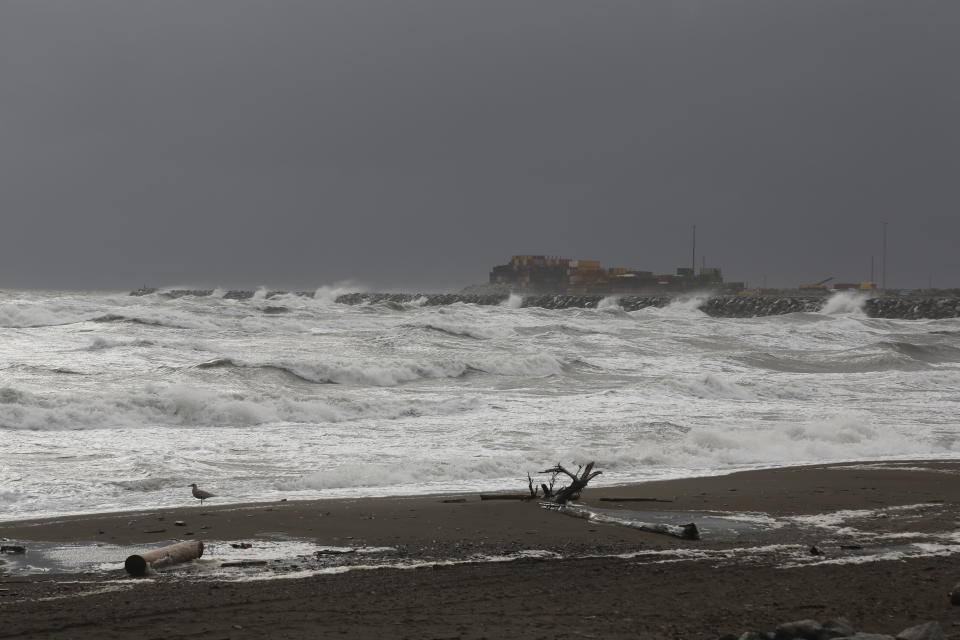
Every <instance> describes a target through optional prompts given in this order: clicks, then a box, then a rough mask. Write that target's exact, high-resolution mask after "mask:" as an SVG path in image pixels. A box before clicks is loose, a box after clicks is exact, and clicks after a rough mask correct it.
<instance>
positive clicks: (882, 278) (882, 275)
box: [880, 222, 887, 291]
mask: <svg viewBox="0 0 960 640" xmlns="http://www.w3.org/2000/svg"><path fill="white" fill-rule="evenodd" d="M880 288H881V289H883V290H884V291H886V290H887V223H886V222H884V223H883V267H882V268H881V270H880Z"/></svg>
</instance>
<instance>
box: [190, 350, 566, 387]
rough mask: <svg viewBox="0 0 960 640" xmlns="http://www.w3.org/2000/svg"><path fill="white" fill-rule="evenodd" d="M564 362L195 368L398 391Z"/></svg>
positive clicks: (550, 371) (496, 359) (551, 369)
mask: <svg viewBox="0 0 960 640" xmlns="http://www.w3.org/2000/svg"><path fill="white" fill-rule="evenodd" d="M567 366H571V367H572V366H573V365H572V364H571V365H566V364H565V363H564V362H562V361H560V360H558V359H557V358H554V357H552V356H549V355H545V354H537V355H529V356H487V357H479V358H475V359H470V360H446V361H445V360H435V361H425V362H403V361H394V362H390V361H378V362H367V363H362V362H360V363H358V362H356V361H349V360H338V361H331V362H266V363H250V362H244V361H241V360H237V359H233V358H216V359H213V360H209V361H206V362H201V363H200V364H197V365H194V368H196V369H224V368H237V369H263V370H273V371H281V372H284V373H287V374H290V375H293V376H295V377H297V378H299V379H301V380H305V381H307V382H314V383H318V384H347V385H366V386H374V387H394V386H397V385H400V384H403V383H407V382H414V381H417V380H431V379H438V378H459V377H461V376H464V375H466V374H468V373H471V372H481V373H489V374H495V375H501V376H524V377H543V376H550V375H557V374H560V373H563V371H564V370H565V367H567Z"/></svg>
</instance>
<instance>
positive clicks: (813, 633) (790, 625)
mask: <svg viewBox="0 0 960 640" xmlns="http://www.w3.org/2000/svg"><path fill="white" fill-rule="evenodd" d="M822 634H823V626H822V625H821V624H820V623H819V622H817V621H816V620H796V621H794V622H785V623H783V624H781V625H780V626H778V627H777V628H776V630H775V631H774V636H773V637H774V638H775V640H822V638H823V635H822Z"/></svg>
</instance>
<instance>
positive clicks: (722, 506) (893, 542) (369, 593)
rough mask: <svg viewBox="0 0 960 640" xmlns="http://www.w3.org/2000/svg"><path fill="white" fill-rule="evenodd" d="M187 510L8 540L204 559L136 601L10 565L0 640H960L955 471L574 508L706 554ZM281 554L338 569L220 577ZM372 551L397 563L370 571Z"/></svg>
mask: <svg viewBox="0 0 960 640" xmlns="http://www.w3.org/2000/svg"><path fill="white" fill-rule="evenodd" d="M625 498H647V499H655V500H656V501H655V502H654V501H631V500H624V499H625ZM618 500H619V501H618ZM184 503H185V504H184V507H183V508H180V509H171V510H158V511H155V512H150V513H119V514H100V515H93V516H75V517H68V518H58V519H55V520H48V521H33V522H12V523H3V524H0V538H5V539H7V540H9V541H10V542H12V543H16V544H23V545H25V546H27V547H28V549H29V548H30V547H31V545H33V546H34V547H35V548H37V547H38V546H39V545H42V544H45V543H46V544H51V543H60V542H62V543H74V542H80V543H89V544H88V546H96V544H104V545H122V546H124V547H126V546H130V547H132V548H141V547H142V549H143V550H146V549H149V548H152V547H155V546H161V545H163V544H166V543H169V542H171V541H175V540H184V539H192V538H193V539H197V538H199V539H202V540H204V541H205V542H206V543H207V545H208V548H209V549H210V552H209V553H208V554H205V560H204V561H201V562H199V563H191V565H184V566H182V567H174V568H171V569H168V570H165V571H163V572H160V573H158V574H157V575H156V576H154V577H151V578H146V579H132V578H128V577H126V576H125V575H124V574H123V572H122V570H119V569H112V570H109V571H102V570H98V571H88V572H83V573H47V574H34V575H22V574H21V573H19V572H17V571H13V572H12V573H11V570H12V569H14V568H15V567H16V565H15V563H13V562H10V563H9V564H8V565H7V573H6V575H4V573H3V572H4V569H3V567H2V565H0V583H2V584H0V638H5V637H50V638H71V637H73V638H81V637H98V638H134V637H136V638H154V637H156V638H161V637H162V638H180V637H188V636H200V637H212V638H254V637H258V638H262V637H270V638H284V637H289V638H306V637H340V638H520V637H523V638H585V637H594V638H716V637H719V636H720V635H722V634H725V633H734V634H738V635H739V634H740V633H742V632H743V631H746V630H748V629H753V628H761V629H769V628H772V627H774V626H776V625H777V624H779V623H781V622H784V621H788V620H796V619H802V618H816V619H821V620H823V619H826V618H830V617H838V616H845V617H847V618H848V619H849V620H850V621H851V622H852V623H853V624H854V626H856V627H857V628H860V629H863V630H869V631H873V632H885V633H896V632H898V631H900V630H902V629H904V628H905V627H908V626H911V625H913V624H916V623H918V622H922V621H926V620H937V621H939V622H940V623H941V624H942V625H943V626H944V629H945V630H946V631H947V633H948V635H953V634H960V607H953V606H951V605H950V602H949V599H948V597H947V593H948V591H949V590H950V589H951V588H952V587H953V586H954V584H956V583H957V582H960V537H957V538H954V529H955V527H956V523H957V522H958V519H960V509H958V505H960V463H958V462H949V461H945V462H930V461H925V462H902V463H901V462H898V463H887V464H861V465H835V466H830V467H798V468H789V469H777V470H766V471H753V472H745V473H738V474H732V475H729V476H722V477H716V478H695V479H686V480H674V481H665V482H654V483H647V484H643V485H634V486H626V487H614V488H588V489H587V490H586V491H585V492H584V495H583V499H582V501H581V503H582V504H586V505H589V506H591V507H594V508H597V509H603V510H605V513H607V514H610V515H612V516H614V517H620V518H622V519H624V520H632V521H636V520H641V521H654V520H657V521H663V522H672V523H674V524H682V523H685V522H689V521H693V522H698V524H699V525H700V526H701V529H702V533H703V536H702V539H701V540H698V541H689V540H681V539H678V538H674V537H670V536H666V535H661V534H655V533H650V532H646V531H642V530H638V529H635V528H629V527H627V526H620V525H615V524H602V523H597V522H592V521H588V520H583V519H579V518H572V517H567V516H565V515H562V514H559V513H556V512H553V511H548V510H545V509H542V508H540V507H539V506H538V505H537V504H536V503H535V502H529V501H527V502H519V501H481V500H480V499H479V496H478V495H476V494H472V495H457V496H453V495H451V496H423V497H410V498H389V499H358V500H320V501H310V502H276V503H270V504H256V505H227V506H214V505H215V503H214V502H210V503H208V504H206V505H204V506H200V505H198V504H196V501H194V500H193V499H192V498H190V496H189V491H185V499H184ZM744 513H749V514H751V515H747V516H744V515H743V514H744ZM731 514H732V515H731ZM176 521H182V522H184V523H185V525H186V526H178V525H176V524H175V523H176ZM287 538H294V539H297V540H299V541H301V542H303V543H305V544H307V545H308V546H309V547H310V548H311V549H312V548H313V546H312V545H314V544H315V545H319V546H318V547H317V548H319V549H328V550H329V554H327V553H321V554H320V555H319V556H316V557H314V556H313V555H312V553H311V554H307V555H303V556H301V557H297V558H294V559H290V558H287V559H285V560H284V561H282V562H280V561H276V562H270V563H268V564H266V565H264V566H262V567H250V568H245V569H243V570H242V571H237V572H236V573H231V570H229V569H228V570H224V569H220V568H219V563H218V562H217V557H218V553H220V550H222V549H225V548H226V547H228V546H229V545H228V543H227V542H224V541H233V542H239V541H246V542H249V544H251V545H252V547H253V548H252V549H251V550H250V551H251V553H252V554H253V553H255V552H256V551H262V548H263V547H264V546H265V545H267V544H268V542H269V541H275V540H281V541H282V540H284V539H287ZM5 544H9V542H8V543H5ZM814 546H815V547H816V548H817V551H818V553H817V554H816V555H815V554H812V553H811V547H814ZM371 547H372V548H388V549H387V550H383V551H379V552H375V553H370V554H364V553H361V551H362V550H363V549H364V548H371ZM108 548H109V547H108ZM350 550H355V551H354V552H352V553H343V554H340V553H336V552H337V551H350ZM230 553H231V554H232V555H231V556H230V557H231V559H233V558H237V557H240V558H242V557H243V553H244V551H242V550H240V551H238V550H230ZM257 557H260V556H257ZM11 559H12V557H8V561H10V560H11ZM122 559H123V558H122V557H120V558H117V559H116V560H117V561H122ZM491 559H497V560H500V561H497V562H493V561H490V560H491ZM204 562H205V563H206V564H204ZM451 562H454V563H455V564H450V563H451ZM193 565H197V566H200V567H201V568H200V569H198V568H197V566H193ZM381 565H387V567H386V568H373V567H377V566H381ZM357 567H364V568H363V569H359V568H357ZM401 567H404V568H401ZM208 568H215V569H216V571H211V570H208ZM351 568H352V570H350V569H351ZM334 572H339V573H334ZM258 578H272V579H269V580H265V579H264V580H262V579H258Z"/></svg>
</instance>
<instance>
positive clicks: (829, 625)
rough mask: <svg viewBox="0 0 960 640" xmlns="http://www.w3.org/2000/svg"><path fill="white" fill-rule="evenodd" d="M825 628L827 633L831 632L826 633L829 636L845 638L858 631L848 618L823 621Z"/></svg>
mask: <svg viewBox="0 0 960 640" xmlns="http://www.w3.org/2000/svg"><path fill="white" fill-rule="evenodd" d="M823 630H824V632H825V634H829V635H825V637H827V638H843V637H846V636H852V635H853V634H854V633H856V629H854V628H853V625H851V624H850V623H849V622H848V621H847V619H846V618H836V619H834V620H827V621H826V622H824V623H823Z"/></svg>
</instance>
